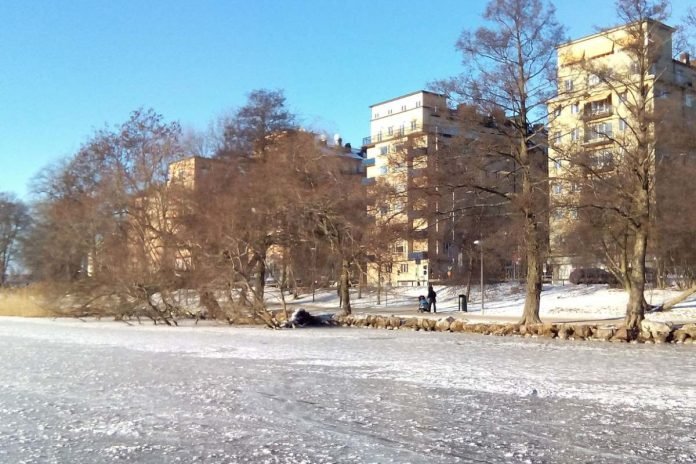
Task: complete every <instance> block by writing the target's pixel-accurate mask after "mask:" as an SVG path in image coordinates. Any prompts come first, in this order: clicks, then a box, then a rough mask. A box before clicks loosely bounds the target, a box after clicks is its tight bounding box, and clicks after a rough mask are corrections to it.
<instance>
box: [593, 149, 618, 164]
mask: <svg viewBox="0 0 696 464" xmlns="http://www.w3.org/2000/svg"><path fill="white" fill-rule="evenodd" d="M613 162H614V155H613V154H612V152H610V151H600V152H598V153H595V155H594V159H593V164H594V166H595V167H597V168H605V167H608V166H611V165H612V163H613Z"/></svg>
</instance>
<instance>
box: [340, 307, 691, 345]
mask: <svg viewBox="0 0 696 464" xmlns="http://www.w3.org/2000/svg"><path fill="white" fill-rule="evenodd" d="M334 321H335V323H336V325H339V326H343V327H361V328H378V329H387V330H414V331H426V332H428V331H437V332H452V333H472V334H480V335H492V336H518V337H535V338H539V337H541V338H548V339H554V338H557V339H559V340H588V341H589V340H595V341H603V342H612V343H628V342H633V343H678V344H685V345H686V344H696V324H685V325H683V326H675V325H673V324H669V323H664V322H653V321H643V323H642V324H641V330H640V332H639V333H638V334H637V336H634V337H632V336H631V333H630V332H629V331H628V330H627V329H626V327H624V326H622V325H607V324H593V323H550V322H546V323H542V324H529V325H519V324H511V323H480V322H478V323H472V322H469V321H468V320H466V319H455V318H453V317H452V316H447V317H442V318H439V319H432V318H428V317H419V316H407V317H403V316H402V317H399V316H395V315H391V316H382V315H375V314H370V315H361V314H356V315H353V314H350V315H347V316H344V315H335V316H334Z"/></svg>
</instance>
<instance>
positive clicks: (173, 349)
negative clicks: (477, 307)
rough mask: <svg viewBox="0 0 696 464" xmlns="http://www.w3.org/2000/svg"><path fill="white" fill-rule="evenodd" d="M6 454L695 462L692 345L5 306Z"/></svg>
mask: <svg viewBox="0 0 696 464" xmlns="http://www.w3.org/2000/svg"><path fill="white" fill-rule="evenodd" d="M0 339H1V340H2V347H3V355H2V356H1V357H0V372H1V373H2V374H1V375H0V462H3V463H5V462H7V463H75V464H79V463H101V462H119V461H122V462H139V463H174V462H182V463H193V462H201V463H203V462H205V463H245V462H253V463H328V462H345V463H359V462H375V463H387V462H394V463H404V462H411V463H451V462H462V463H468V462H477V463H479V462H487V463H496V462H498V463H508V462H511V463H517V462H520V463H545V462H563V463H574V462H583V463H585V462H592V463H666V462H669V463H693V462H696V357H695V356H693V353H694V352H693V350H694V348H693V347H692V346H675V345H664V346H646V345H626V344H623V345H616V344H608V343H589V342H568V341H566V342H561V341H557V340H541V339H538V340H530V339H520V338H508V337H502V338H499V337H483V336H476V335H469V334H449V333H423V332H410V331H377V330H369V329H342V328H327V329H303V330H285V331H271V330H266V329H257V328H251V329H241V328H231V327H227V326H220V325H207V326H200V325H199V326H195V327H193V326H186V327H178V328H177V327H164V326H152V325H134V326H128V325H126V324H123V323H116V322H95V321H89V322H82V321H78V320H51V319H15V318H0Z"/></svg>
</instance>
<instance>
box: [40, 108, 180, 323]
mask: <svg viewBox="0 0 696 464" xmlns="http://www.w3.org/2000/svg"><path fill="white" fill-rule="evenodd" d="M179 137H180V129H179V125H178V124H177V123H167V122H165V121H164V120H163V118H162V116H161V115H159V114H157V113H155V112H154V111H152V110H137V111H134V112H133V113H132V114H131V117H130V119H129V120H128V121H126V122H125V123H123V124H121V125H120V126H117V127H116V128H114V129H109V128H106V129H103V130H100V131H97V133H95V134H94V135H93V136H92V137H91V138H90V139H89V140H88V141H87V142H86V143H85V144H84V145H83V146H82V147H81V149H80V150H79V151H78V153H77V154H75V156H73V157H72V158H70V159H69V160H67V161H66V162H64V163H62V164H60V165H59V166H57V167H55V168H52V169H49V170H48V171H45V172H44V174H42V176H41V177H40V178H39V179H38V180H37V182H36V189H37V191H38V192H39V193H40V194H41V197H40V201H39V205H38V207H37V212H38V214H37V216H38V217H37V226H36V227H35V228H34V229H33V232H32V234H31V237H30V239H31V246H32V247H35V246H36V252H35V253H34V256H33V257H32V259H31V260H30V263H31V264H33V267H34V268H35V269H37V270H39V272H40V274H41V275H42V277H44V278H49V279H56V278H59V279H62V280H63V281H65V282H68V283H79V290H80V293H79V294H80V295H81V296H83V297H84V298H83V301H84V304H83V307H82V309H83V310H85V311H87V310H90V311H92V310H94V311H97V312H98V311H102V310H104V308H111V309H110V310H114V307H116V309H115V311H116V312H126V313H136V314H143V315H146V316H148V317H151V318H152V319H153V320H155V321H158V320H160V321H164V322H166V323H171V321H172V320H173V310H174V308H173V305H172V304H171V302H170V301H169V300H168V299H167V292H169V291H171V290H173V289H174V288H176V276H175V274H174V265H173V262H174V259H173V256H172V252H173V250H175V247H174V243H173V242H172V239H173V230H172V221H171V214H170V209H169V204H170V202H169V200H168V198H167V190H166V188H165V187H166V177H167V170H168V166H169V164H170V163H171V162H173V161H175V160H177V159H179V158H180V157H181V150H180V146H179ZM56 254H58V256H56ZM55 258H58V259H55ZM56 266H57V267H56ZM73 294H75V295H77V294H78V293H77V292H73ZM116 301H117V303H116ZM90 308H91V309H90Z"/></svg>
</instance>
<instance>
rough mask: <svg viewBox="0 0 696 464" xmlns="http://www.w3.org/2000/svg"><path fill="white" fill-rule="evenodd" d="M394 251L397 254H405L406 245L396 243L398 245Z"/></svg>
mask: <svg viewBox="0 0 696 464" xmlns="http://www.w3.org/2000/svg"><path fill="white" fill-rule="evenodd" d="M394 251H395V252H396V253H403V252H404V244H403V242H396V245H395V246H394Z"/></svg>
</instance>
